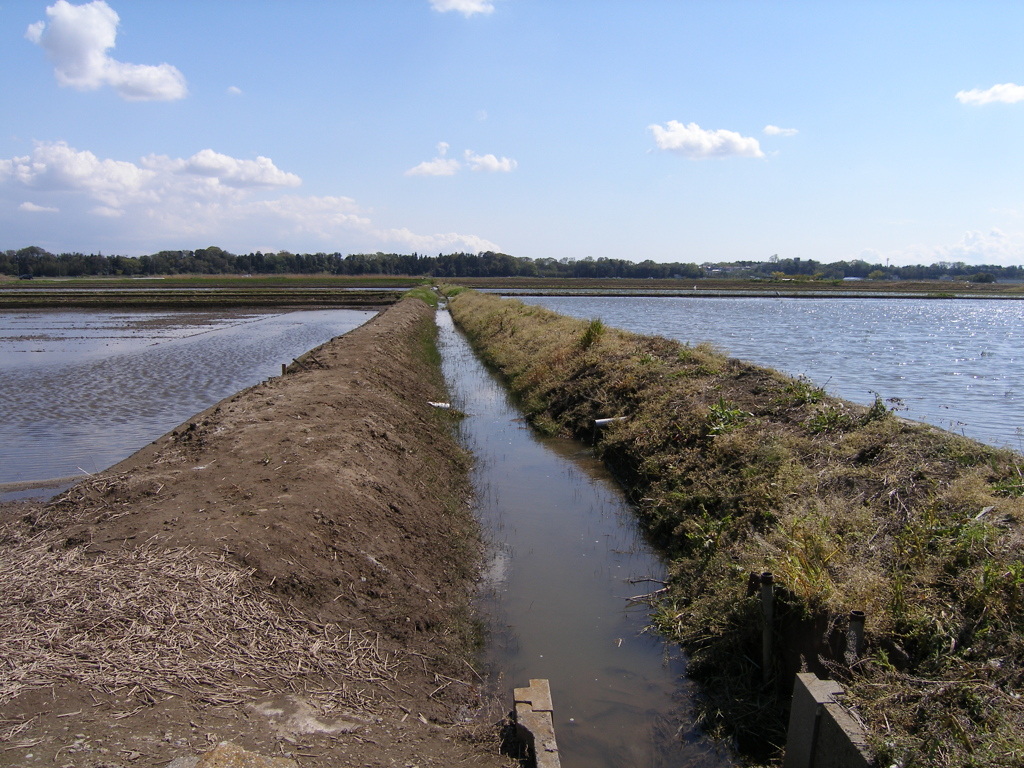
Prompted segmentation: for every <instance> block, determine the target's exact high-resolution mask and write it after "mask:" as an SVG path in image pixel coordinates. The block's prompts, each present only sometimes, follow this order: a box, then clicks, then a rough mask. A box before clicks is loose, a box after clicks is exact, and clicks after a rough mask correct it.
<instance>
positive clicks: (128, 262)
mask: <svg viewBox="0 0 1024 768" xmlns="http://www.w3.org/2000/svg"><path fill="white" fill-rule="evenodd" d="M0 274H4V275H12V276H16V275H32V276H33V277H82V276H95V275H121V276H129V277H130V276H146V275H183V274H200V275H224V274H235V275H246V274H253V275H284V274H307V275H316V274H329V275H408V276H410V277H440V278H455V277H589V278H598V277H605V278H615V277H618V278H634V279H636V278H640V279H647V278H654V279H659V278H681V279H687V280H690V279H694V280H696V279H700V278H704V277H718V278H730V277H732V278H744V277H745V278H760V279H768V280H780V279H788V280H842V279H844V278H862V279H871V280H937V279H942V278H946V279H949V278H955V279H963V280H974V281H976V282H993V281H996V280H1024V266H1009V267H1002V266H995V265H982V266H978V265H968V264H965V263H963V262H954V263H949V262H944V261H940V262H937V263H935V264H932V265H931V266H927V267H925V266H921V265H916V266H909V267H895V266H893V267H890V266H889V265H882V264H869V263H868V262H866V261H860V260H854V261H837V262H835V263H832V264H822V263H820V262H817V261H815V260H814V259H806V260H803V259H800V258H793V259H779V258H778V257H776V256H773V257H771V258H770V259H768V261H766V262H758V261H735V262H723V263H719V264H702V265H698V264H684V263H678V262H674V263H658V262H655V261H651V260H650V259H646V260H644V261H641V262H633V261H629V260H627V259H609V258H604V257H602V258H598V259H594V258H591V257H587V258H585V259H568V258H563V259H552V258H541V259H529V258H521V257H517V256H510V255H508V254H507V253H495V252H493V251H483V252H481V253H461V252H460V253H449V254H441V253H439V254H438V255H437V256H425V255H423V254H418V253H411V254H401V253H381V252H379V251H378V252H377V253H353V254H348V255H347V256H343V255H342V254H340V253H302V254H297V253H289V252H288V251H278V252H277V253H261V252H259V251H257V252H255V253H247V254H234V253H229V252H228V251H225V250H223V249H222V248H218V247H216V246H211V247H209V248H200V249H198V250H195V251H159V252H158V253H154V254H150V255H146V256H117V255H109V256H104V255H103V254H102V253H95V254H88V255H86V254H84V253H60V254H53V253H50V252H49V251H46V250H44V249H42V248H39V247H37V246H30V247H28V248H22V249H21V250H19V251H13V250H8V251H3V252H0Z"/></svg>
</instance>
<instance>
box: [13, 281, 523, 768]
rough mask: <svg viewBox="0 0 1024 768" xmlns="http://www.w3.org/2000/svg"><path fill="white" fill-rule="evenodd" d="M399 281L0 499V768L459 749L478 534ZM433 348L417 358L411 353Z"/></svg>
mask: <svg viewBox="0 0 1024 768" xmlns="http://www.w3.org/2000/svg"><path fill="white" fill-rule="evenodd" d="M434 333H435V328H434V325H433V320H432V311H431V310H430V308H429V307H427V305H425V304H424V303H423V302H421V301H419V300H417V299H408V300H405V301H402V302H399V303H398V304H396V305H394V306H393V307H392V308H390V309H388V310H387V311H386V312H384V313H383V314H381V315H379V316H377V317H376V318H374V319H373V320H371V321H370V322H369V323H367V324H366V325H365V326H363V327H361V328H359V329H356V330H354V331H352V332H351V333H349V334H346V335H345V336H342V337H338V338H337V339H334V340H333V341H331V342H329V343H328V344H326V345H324V346H322V347H320V348H318V349H316V350H314V351H313V352H312V353H309V354H307V355H305V356H304V357H303V358H302V359H301V362H302V365H301V366H293V369H292V370H290V371H289V374H288V375H287V376H285V377H280V378H275V379H272V380H271V381H269V382H267V383H264V384H261V385H257V386H255V387H252V388H250V389H247V390H244V391H243V392H240V393H239V394H237V395H235V396H234V397H231V398H229V399H227V400H224V401H222V402H221V403H220V404H219V405H217V406H215V407H213V408H211V409H209V410H207V411H204V412H203V413H201V414H199V415H197V416H196V417H194V418H193V419H192V420H191V421H189V422H188V423H186V424H184V425H182V426H181V427H179V428H178V429H177V430H175V431H173V432H172V433H170V434H169V435H166V436H164V437H163V438H161V439H160V440H158V441H156V442H154V443H153V444H152V445H150V446H148V447H147V448H144V449H143V450H141V451H139V452H138V453H137V454H135V455H134V456H132V457H131V458H129V459H128V460H126V461H125V462H122V463H121V464H119V465H117V466H115V467H113V468H112V469H110V470H109V471H107V472H104V473H102V474H100V475H96V476H94V477H91V478H90V479H89V480H87V481H85V482H82V483H80V484H79V485H78V486H76V487H75V488H73V489H72V490H70V491H69V492H68V493H67V494H65V495H63V496H62V497H60V498H59V499H56V500H54V501H53V502H51V503H49V504H47V505H45V506H39V505H37V506H25V505H8V506H7V507H6V508H3V509H2V510H0V572H2V573H3V574H4V575H3V577H2V578H3V584H4V589H3V590H2V592H0V617H2V618H0V637H2V644H3V648H4V653H3V663H2V664H0V764H2V765H26V764H46V765H75V766H108V767H112V766H130V765H161V764H166V763H168V762H170V761H171V760H172V759H174V758H176V757H181V756H187V755H192V754H196V753H198V752H201V751H204V750H207V749H209V748H210V747H211V746H212V745H214V744H216V743H218V742H220V741H222V740H231V741H234V742H235V743H237V744H239V745H241V746H243V747H245V748H248V749H253V750H257V751H260V752H262V753H264V754H268V755H269V754H273V755H277V756H281V755H282V754H288V755H290V756H292V757H294V758H295V759H296V760H297V761H298V763H299V765H301V766H338V765H360V766H363V765H388V766H390V765H396V764H397V765H446V766H447V765H455V764H464V765H481V766H488V765H493V766H499V765H505V764H506V763H505V762H504V761H503V759H502V758H500V757H498V756H497V754H496V728H495V726H494V722H495V720H496V719H498V718H496V717H495V715H494V708H493V707H492V706H488V702H487V701H485V700H484V699H483V697H482V694H481V692H480V690H479V688H478V687H477V684H478V683H479V682H480V681H479V679H478V678H477V676H476V672H475V671H474V670H473V668H472V667H471V660H472V652H473V646H474V643H475V642H477V641H478V638H477V636H476V631H475V630H476V627H475V624H474V619H473V616H472V613H471V609H470V600H471V597H472V595H473V591H474V578H475V574H476V568H477V566H478V563H479V559H480V552H481V549H480V544H479V540H478V538H477V529H476V524H475V521H474V520H473V517H472V514H471V510H470V508H469V505H468V503H467V501H468V497H469V492H470V489H469V487H468V484H467V479H466V478H467V474H466V469H467V462H468V457H467V456H466V455H465V453H464V452H463V451H462V450H461V449H460V448H459V447H458V445H457V443H456V442H455V441H454V438H453V436H452V434H451V431H450V430H449V429H448V428H447V425H446V423H445V419H446V418H450V417H449V416H448V415H447V414H446V412H444V411H439V410H437V409H434V408H432V407H431V406H430V405H429V403H428V401H431V400H434V401H436V400H440V399H444V385H443V380H442V379H441V377H440V373H439V370H438V368H437V366H436V349H435V348H434V347H433V338H434ZM432 354H433V356H434V359H432V358H431V355H432Z"/></svg>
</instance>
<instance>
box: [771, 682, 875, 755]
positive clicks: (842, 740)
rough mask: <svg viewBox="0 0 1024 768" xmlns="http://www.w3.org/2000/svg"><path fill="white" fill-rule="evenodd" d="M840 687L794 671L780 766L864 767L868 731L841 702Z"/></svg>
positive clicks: (868, 753)
mask: <svg viewBox="0 0 1024 768" xmlns="http://www.w3.org/2000/svg"><path fill="white" fill-rule="evenodd" d="M842 695H843V688H842V686H841V685H839V683H837V682H835V681H834V680H819V679H818V676H817V675H815V674H814V673H813V672H801V673H799V674H797V676H796V679H795V681H794V684H793V703H792V706H791V709H790V713H789V733H788V735H787V738H786V756H785V758H784V761H783V764H782V765H783V768H867V767H868V766H870V765H871V760H870V751H869V750H868V745H867V735H866V734H865V733H864V729H863V728H862V727H861V725H860V723H859V722H857V720H856V719H854V717H853V716H852V715H851V714H850V713H849V712H848V711H847V710H846V709H845V708H844V707H843V706H842V704H841V703H840V702H839V699H840V698H841V697H842Z"/></svg>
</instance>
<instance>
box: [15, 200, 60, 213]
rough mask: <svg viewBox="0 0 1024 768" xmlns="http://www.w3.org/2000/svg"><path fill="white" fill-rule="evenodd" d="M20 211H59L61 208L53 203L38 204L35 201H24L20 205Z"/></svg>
mask: <svg viewBox="0 0 1024 768" xmlns="http://www.w3.org/2000/svg"><path fill="white" fill-rule="evenodd" d="M18 210H19V211H28V212H29V213H59V212H60V208H54V207H53V206H51V205H36V204H35V203H30V202H24V203H22V204H21V205H19V206H18Z"/></svg>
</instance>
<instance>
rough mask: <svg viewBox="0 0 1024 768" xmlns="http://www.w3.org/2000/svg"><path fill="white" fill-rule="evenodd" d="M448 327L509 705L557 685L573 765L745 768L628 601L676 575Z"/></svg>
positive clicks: (623, 509)
mask: <svg viewBox="0 0 1024 768" xmlns="http://www.w3.org/2000/svg"><path fill="white" fill-rule="evenodd" d="M438 325H439V327H440V331H441V333H440V340H439V346H440V347H441V354H442V359H443V361H444V363H443V364H444V371H445V377H446V379H447V382H448V387H449V390H450V391H451V393H452V399H453V406H454V407H456V408H458V409H460V410H462V411H464V412H465V413H466V414H467V417H466V418H465V419H464V420H463V421H462V422H461V432H462V435H461V436H462V439H463V441H464V444H465V445H466V447H467V448H469V449H470V450H471V451H472V452H473V455H474V460H475V468H474V472H473V484H474V489H475V491H476V504H477V514H478V517H479V518H480V520H481V522H482V524H483V526H484V530H485V534H486V535H487V537H488V538H489V544H490V556H489V566H488V568H487V572H486V574H485V582H484V591H483V593H482V595H481V601H482V605H483V609H484V612H485V613H486V614H488V616H489V618H490V628H491V636H490V637H489V641H488V644H487V650H486V652H485V653H486V661H487V663H488V667H489V669H490V670H491V674H492V679H494V680H495V681H496V684H497V685H498V686H499V688H500V689H501V690H500V692H501V695H502V699H503V701H508V702H511V701H512V698H511V697H512V688H513V687H519V686H525V685H528V684H529V680H530V678H547V679H549V680H550V681H551V694H552V700H553V703H554V709H555V731H556V735H557V739H558V745H559V750H560V753H561V758H562V765H563V766H565V767H566V768H582V767H583V766H590V767H591V768H593V766H609V768H610V767H611V766H616V767H622V766H676V767H678V766H724V765H732V764H734V763H733V761H732V759H731V758H730V757H729V756H727V755H726V754H723V753H722V752H721V751H720V750H717V749H716V748H715V746H714V745H712V744H711V743H709V742H708V740H706V739H705V738H703V737H702V736H701V735H700V734H699V733H697V732H696V731H695V729H694V728H693V725H692V721H691V720H690V713H691V709H692V705H691V697H692V696H693V695H694V691H693V689H692V683H689V682H688V681H687V680H686V679H685V678H684V677H683V674H684V671H685V659H684V658H682V657H681V655H680V654H679V652H678V650H676V649H673V648H670V647H669V646H667V645H666V644H665V643H664V642H663V641H662V640H661V639H660V638H659V637H658V636H656V635H654V634H652V633H649V632H645V627H646V625H647V623H648V608H647V605H646V604H644V603H642V602H641V603H636V602H631V601H630V600H629V598H630V597H633V596H637V595H642V594H644V593H647V592H649V591H651V590H654V589H656V588H657V587H658V586H659V584H658V581H657V580H659V579H661V578H663V573H664V567H663V565H662V563H661V561H660V560H659V559H658V557H657V556H656V555H655V554H654V553H653V552H652V550H651V549H650V547H649V546H648V545H647V544H646V542H645V541H644V538H643V536H642V535H641V533H640V531H639V530H638V528H637V525H636V523H635V521H634V518H633V516H632V512H631V510H630V508H629V505H628V504H627V503H626V501H625V499H624V497H623V495H622V493H621V491H620V490H619V488H618V487H617V486H616V484H615V482H614V480H613V479H612V478H611V477H609V475H608V474H607V472H606V471H605V470H604V469H603V467H602V466H601V465H600V463H599V462H597V461H596V460H595V459H593V457H592V456H591V454H590V452H589V450H588V449H587V448H586V447H585V446H583V445H582V444H580V443H576V442H573V441H569V440H561V439H549V438H541V437H539V436H538V435H537V434H535V433H534V432H532V431H531V430H530V428H529V427H528V426H527V425H526V424H525V423H524V422H523V420H522V418H521V416H520V414H519V413H518V412H517V411H516V409H515V407H514V406H513V405H512V403H511V402H510V401H509V399H508V398H507V396H506V394H505V391H504V389H503V388H502V386H501V384H500V383H499V382H498V381H497V380H496V379H495V378H494V377H493V376H492V375H491V374H490V373H489V372H488V371H487V370H485V369H484V367H483V366H482V365H481V364H480V363H479V362H478V361H477V359H476V358H475V356H474V355H473V353H472V351H471V350H470V348H469V346H468V344H467V343H466V341H465V340H464V339H463V338H462V336H461V335H460V334H459V333H458V332H457V331H456V330H455V329H454V328H453V326H452V322H451V319H450V317H449V315H448V313H447V312H439V313H438ZM644 579H654V581H644Z"/></svg>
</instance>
